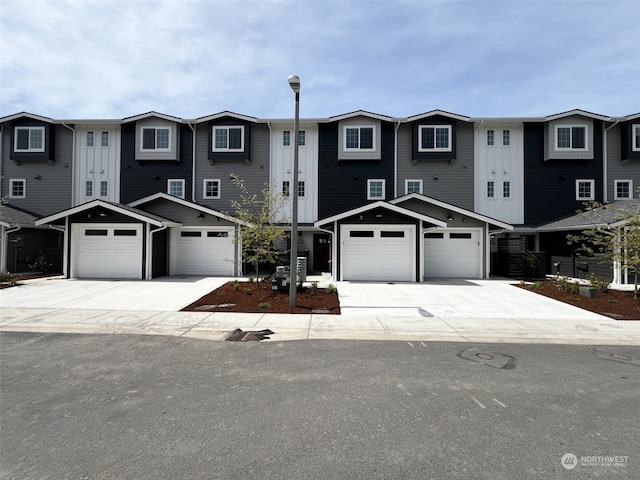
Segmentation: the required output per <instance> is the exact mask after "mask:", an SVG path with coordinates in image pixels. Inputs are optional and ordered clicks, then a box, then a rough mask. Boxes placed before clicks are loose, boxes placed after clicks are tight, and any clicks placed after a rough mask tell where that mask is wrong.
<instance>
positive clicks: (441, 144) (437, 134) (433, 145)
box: [418, 125, 451, 152]
mask: <svg viewBox="0 0 640 480" xmlns="http://www.w3.org/2000/svg"><path fill="white" fill-rule="evenodd" d="M419 132H420V144H419V148H418V150H419V151H421V152H433V151H443V152H450V151H451V126H450V125H433V126H431V125H428V126H427V125H422V126H420V128H419Z"/></svg>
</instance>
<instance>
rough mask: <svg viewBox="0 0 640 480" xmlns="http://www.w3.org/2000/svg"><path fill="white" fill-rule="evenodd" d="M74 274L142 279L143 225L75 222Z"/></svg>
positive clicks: (72, 272)
mask: <svg viewBox="0 0 640 480" xmlns="http://www.w3.org/2000/svg"><path fill="white" fill-rule="evenodd" d="M72 236H73V241H72V245H73V251H72V260H71V276H72V277H75V278H122V279H136V280H139V279H142V251H143V248H142V246H143V237H144V235H143V228H142V225H141V224H131V223H123V224H95V223H94V224H74V225H73V227H72Z"/></svg>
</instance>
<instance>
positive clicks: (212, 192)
mask: <svg viewBox="0 0 640 480" xmlns="http://www.w3.org/2000/svg"><path fill="white" fill-rule="evenodd" d="M202 192H203V193H202V197H203V198H220V180H218V179H205V180H203V185H202Z"/></svg>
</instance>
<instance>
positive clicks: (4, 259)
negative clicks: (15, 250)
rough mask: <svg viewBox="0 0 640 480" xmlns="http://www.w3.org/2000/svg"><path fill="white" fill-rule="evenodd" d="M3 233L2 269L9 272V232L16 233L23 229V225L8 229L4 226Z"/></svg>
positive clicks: (0, 269)
mask: <svg viewBox="0 0 640 480" xmlns="http://www.w3.org/2000/svg"><path fill="white" fill-rule="evenodd" d="M2 230H3V233H2V265H0V266H1V267H2V268H0V271H2V272H3V273H4V272H8V271H9V269H8V268H7V252H8V251H9V234H10V233H14V232H17V231H19V230H22V227H14V228H10V229H8V230H5V227H2Z"/></svg>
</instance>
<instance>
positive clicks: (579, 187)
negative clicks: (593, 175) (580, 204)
mask: <svg viewBox="0 0 640 480" xmlns="http://www.w3.org/2000/svg"><path fill="white" fill-rule="evenodd" d="M595 183H596V181H595V180H576V200H594V199H595Z"/></svg>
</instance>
